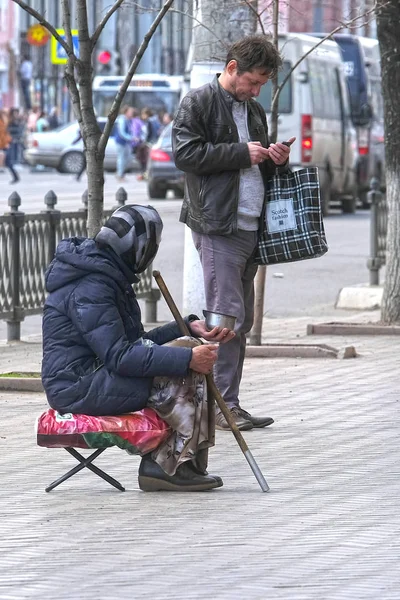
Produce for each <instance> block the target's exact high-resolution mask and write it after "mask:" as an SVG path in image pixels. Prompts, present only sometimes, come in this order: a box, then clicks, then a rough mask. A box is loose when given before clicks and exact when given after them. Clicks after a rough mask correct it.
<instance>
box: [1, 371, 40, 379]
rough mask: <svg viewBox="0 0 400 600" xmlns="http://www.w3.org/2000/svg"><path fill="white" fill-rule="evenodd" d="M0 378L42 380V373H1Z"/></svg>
mask: <svg viewBox="0 0 400 600" xmlns="http://www.w3.org/2000/svg"><path fill="white" fill-rule="evenodd" d="M0 377H19V378H20V379H24V378H25V379H26V378H32V377H33V378H34V379H40V377H41V375H40V373H37V372H36V373H26V372H24V373H20V372H18V371H15V372H12V373H0Z"/></svg>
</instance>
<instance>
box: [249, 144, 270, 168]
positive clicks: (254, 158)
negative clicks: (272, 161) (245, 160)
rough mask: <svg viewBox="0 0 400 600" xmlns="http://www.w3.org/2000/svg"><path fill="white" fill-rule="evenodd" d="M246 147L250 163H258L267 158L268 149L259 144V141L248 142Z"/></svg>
mask: <svg viewBox="0 0 400 600" xmlns="http://www.w3.org/2000/svg"><path fill="white" fill-rule="evenodd" d="M247 147H248V149H249V153H250V160H251V164H252V165H259V164H260V163H261V162H263V161H264V160H266V159H267V158H269V149H268V150H267V148H264V147H263V146H261V142H248V144H247Z"/></svg>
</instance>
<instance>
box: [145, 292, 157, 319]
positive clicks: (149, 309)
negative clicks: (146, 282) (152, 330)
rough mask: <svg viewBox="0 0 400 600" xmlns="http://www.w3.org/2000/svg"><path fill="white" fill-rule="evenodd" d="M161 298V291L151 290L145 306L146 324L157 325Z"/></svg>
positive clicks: (147, 294)
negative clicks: (158, 304)
mask: <svg viewBox="0 0 400 600" xmlns="http://www.w3.org/2000/svg"><path fill="white" fill-rule="evenodd" d="M160 297H161V292H160V290H157V289H154V288H151V290H150V291H149V292H147V293H146V297H145V304H144V321H145V323H157V302H158V301H159V299H160Z"/></svg>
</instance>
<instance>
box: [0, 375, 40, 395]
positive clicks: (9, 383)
mask: <svg viewBox="0 0 400 600" xmlns="http://www.w3.org/2000/svg"><path fill="white" fill-rule="evenodd" d="M0 391H3V392H44V389H43V385H42V380H41V379H40V378H36V377H0Z"/></svg>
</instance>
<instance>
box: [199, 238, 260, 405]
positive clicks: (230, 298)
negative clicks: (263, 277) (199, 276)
mask: <svg viewBox="0 0 400 600" xmlns="http://www.w3.org/2000/svg"><path fill="white" fill-rule="evenodd" d="M192 235H193V241H194V245H195V247H196V249H197V251H198V253H199V256H200V261H201V264H202V267H203V278H204V290H205V296H206V304H207V307H206V308H207V310H212V311H215V312H221V313H225V314H228V315H233V316H236V317H237V322H236V327H235V333H236V336H235V337H234V338H233V339H232V340H231V341H230V342H227V343H226V344H220V346H219V349H218V360H217V362H216V365H215V367H214V378H215V383H216V385H217V387H218V389H219V391H220V392H221V395H222V396H223V398H224V400H225V402H226V404H227V405H228V406H229V407H232V406H235V405H236V406H237V405H238V404H239V386H240V381H241V379H242V371H243V362H244V354H245V349H246V333H247V332H248V331H250V329H251V327H252V325H253V318H254V277H255V275H256V272H257V265H256V264H254V262H253V261H252V256H253V253H254V249H255V246H256V243H257V232H256V231H241V230H239V231H238V232H237V233H235V234H231V235H205V234H199V233H195V232H192Z"/></svg>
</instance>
